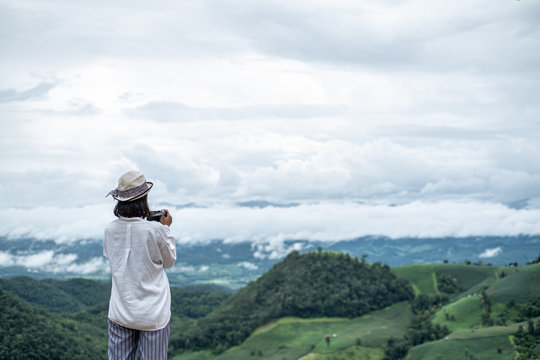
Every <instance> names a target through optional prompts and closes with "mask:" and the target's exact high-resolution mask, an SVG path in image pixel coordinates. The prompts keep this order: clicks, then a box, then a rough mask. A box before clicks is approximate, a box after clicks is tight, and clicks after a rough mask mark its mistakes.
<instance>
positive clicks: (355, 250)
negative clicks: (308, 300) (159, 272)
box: [0, 236, 540, 290]
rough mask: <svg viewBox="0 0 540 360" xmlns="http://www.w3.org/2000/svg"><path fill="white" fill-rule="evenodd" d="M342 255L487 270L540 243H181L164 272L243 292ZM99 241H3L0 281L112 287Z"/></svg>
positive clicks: (525, 239) (530, 253) (175, 280)
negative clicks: (299, 266) (285, 269)
mask: <svg viewBox="0 0 540 360" xmlns="http://www.w3.org/2000/svg"><path fill="white" fill-rule="evenodd" d="M319 247H321V248H323V249H324V250H327V251H337V252H343V253H347V254H349V255H351V256H354V257H358V258H360V257H362V256H363V255H367V256H368V258H367V259H368V260H369V262H372V263H375V262H378V261H380V262H382V263H385V264H388V265H390V266H392V267H395V266H402V265H409V264H429V263H442V262H443V260H447V261H448V262H449V263H464V262H472V263H480V262H482V263H491V264H492V265H507V264H508V263H509V262H517V263H519V264H525V263H526V262H528V261H531V260H533V259H534V258H535V257H536V256H538V254H539V253H540V236H508V237H486V236H479V237H466V238H455V237H443V238H400V239H390V238H387V237H381V236H366V237H362V238H357V239H350V240H342V241H333V242H330V241H312V240H309V239H304V240H285V241H283V242H248V241H246V242H238V243H230V242H226V241H223V240H219V239H216V240H215V241H212V242H209V243H194V244H191V243H184V242H183V241H182V239H178V243H177V251H178V260H177V263H176V265H175V266H174V267H173V268H171V269H169V270H168V275H169V281H170V283H171V284H173V285H177V286H185V285H189V284H208V283H213V284H218V285H223V286H226V287H228V288H230V289H235V290H238V289H241V288H243V287H244V286H246V285H247V284H248V283H249V282H250V281H253V280H255V279H256V278H257V277H259V276H261V275H262V274H263V273H265V272H266V271H268V270H269V269H270V268H271V267H272V266H273V265H274V264H276V263H278V262H279V261H281V260H283V259H284V258H285V256H286V255H287V254H288V253H290V252H291V251H293V250H297V251H299V252H300V253H306V252H310V251H315V250H316V249H317V248H319ZM102 252H103V249H102V241H101V240H100V239H83V240H77V241H74V242H62V243H57V242H55V241H54V240H37V239H33V238H23V239H8V238H5V237H4V238H2V237H0V278H11V277H15V276H23V275H28V276H31V277H33V278H38V279H43V278H55V279H66V278H72V277H88V278H91V279H99V280H109V279H110V274H109V272H108V269H109V268H108V265H107V263H106V261H105V259H104V258H103V255H102Z"/></svg>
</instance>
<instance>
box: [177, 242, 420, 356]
mask: <svg viewBox="0 0 540 360" xmlns="http://www.w3.org/2000/svg"><path fill="white" fill-rule="evenodd" d="M412 297H413V290H412V288H411V287H410V286H409V284H408V282H407V281H405V280H402V279H398V278H397V277H396V276H395V275H393V274H392V273H391V272H390V268H389V267H388V266H387V265H384V266H382V265H381V264H380V263H375V264H369V263H367V262H365V261H363V260H359V259H357V258H354V257H351V256H349V255H347V254H343V253H334V252H325V251H320V250H319V251H316V252H311V253H305V254H300V253H298V252H296V251H295V252H292V253H291V254H289V255H288V256H287V257H286V258H285V259H284V260H283V261H281V262H279V263H277V264H276V265H274V266H273V267H272V268H271V269H270V270H269V271H268V272H267V273H265V274H264V275H262V276H261V277H260V278H258V279H257V280H256V281H254V282H252V283H250V284H249V285H247V286H246V287H245V288H243V289H242V290H240V291H239V292H238V293H236V294H234V295H232V296H231V297H230V298H229V299H228V300H227V301H225V302H224V303H223V304H222V305H221V306H220V307H219V308H217V309H216V310H215V311H213V312H212V313H210V314H209V315H207V316H206V317H204V318H202V319H199V320H198V321H196V322H193V323H192V324H189V325H187V326H186V327H185V328H184V329H182V331H181V336H180V337H178V338H176V337H171V346H172V347H173V348H174V349H203V348H212V349H216V350H217V351H220V350H223V349H226V348H229V347H231V346H233V345H237V344H239V343H241V342H242V341H244V340H245V339H246V338H247V337H248V336H249V335H250V334H251V333H252V332H253V331H254V330H255V329H256V328H257V327H259V326H262V325H264V324H266V323H267V322H269V321H271V320H276V319H279V318H282V317H286V316H299V317H303V318H314V317H349V318H353V317H358V316H361V315H364V314H366V313H368V312H370V311H373V310H377V309H381V308H384V307H386V306H389V305H392V304H394V303H396V302H400V301H404V300H409V299H411V298H412Z"/></svg>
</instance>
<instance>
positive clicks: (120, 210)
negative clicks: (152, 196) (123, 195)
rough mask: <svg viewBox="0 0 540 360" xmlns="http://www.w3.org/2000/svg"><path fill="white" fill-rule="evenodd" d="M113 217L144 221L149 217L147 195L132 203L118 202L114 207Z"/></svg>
mask: <svg viewBox="0 0 540 360" xmlns="http://www.w3.org/2000/svg"><path fill="white" fill-rule="evenodd" d="M114 215H116V216H118V217H120V216H123V217H140V218H143V219H146V218H147V217H148V216H150V207H149V206H148V195H144V196H143V197H142V198H140V199H137V200H133V201H119V202H118V203H117V204H116V206H115V207H114Z"/></svg>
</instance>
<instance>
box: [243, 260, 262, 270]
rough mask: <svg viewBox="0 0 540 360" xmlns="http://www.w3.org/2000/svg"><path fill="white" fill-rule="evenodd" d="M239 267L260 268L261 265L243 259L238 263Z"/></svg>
mask: <svg viewBox="0 0 540 360" xmlns="http://www.w3.org/2000/svg"><path fill="white" fill-rule="evenodd" d="M238 266H239V267H243V268H245V269H247V270H258V269H259V267H258V266H257V265H255V264H253V263H250V262H249V261H243V262H241V263H239V264H238Z"/></svg>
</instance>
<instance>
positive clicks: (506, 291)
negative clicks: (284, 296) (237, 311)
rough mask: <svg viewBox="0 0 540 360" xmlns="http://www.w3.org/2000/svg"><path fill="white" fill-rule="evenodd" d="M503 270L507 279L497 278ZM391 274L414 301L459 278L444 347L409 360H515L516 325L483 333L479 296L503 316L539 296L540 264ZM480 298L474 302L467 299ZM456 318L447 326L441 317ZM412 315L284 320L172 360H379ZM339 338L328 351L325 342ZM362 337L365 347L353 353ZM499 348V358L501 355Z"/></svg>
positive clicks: (402, 307) (395, 312)
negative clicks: (469, 358) (222, 348)
mask: <svg viewBox="0 0 540 360" xmlns="http://www.w3.org/2000/svg"><path fill="white" fill-rule="evenodd" d="M502 271H504V272H505V274H506V276H504V277H500V274H501V272H502ZM392 272H393V273H394V274H396V275H397V276H400V277H402V278H405V279H407V280H409V281H411V282H412V283H413V287H414V289H415V291H416V292H417V294H419V293H424V294H436V293H438V291H437V288H436V286H437V284H436V274H439V273H447V274H449V275H451V276H453V277H455V278H456V279H458V282H459V284H460V286H461V292H460V293H457V294H454V295H453V297H452V299H451V303H450V304H447V305H446V306H444V307H443V308H442V309H441V310H440V311H438V312H437V313H436V314H435V316H434V319H433V322H434V323H439V324H446V325H447V326H448V327H449V329H450V330H451V331H452V334H451V335H450V336H449V340H439V341H434V342H430V343H426V344H423V345H420V346H417V347H414V348H413V349H411V351H410V352H409V355H408V358H407V359H409V360H416V359H426V360H430V359H461V358H464V357H465V354H466V353H469V354H471V355H474V357H475V358H477V359H493V360H498V359H513V358H514V355H515V353H514V346H513V344H512V342H511V338H510V337H511V334H513V333H514V332H515V331H516V329H517V326H518V324H510V325H509V326H502V327H501V326H494V327H487V328H482V325H481V317H480V315H481V310H480V296H479V294H480V293H481V291H483V290H485V291H486V292H487V293H488V294H489V295H490V296H492V298H493V301H494V305H493V313H492V314H493V315H497V314H498V313H500V312H502V311H504V309H505V306H504V303H506V302H508V301H509V300H510V299H511V298H513V299H514V300H515V301H516V302H518V303H519V302H523V301H525V300H526V299H527V297H529V296H540V264H536V265H529V266H522V267H518V268H513V269H512V268H508V267H490V266H472V265H458V264H431V265H410V266H402V267H397V268H393V269H392ZM475 293H476V294H477V296H470V297H469V295H474V294H475ZM445 310H446V311H447V312H448V313H449V314H453V315H454V316H455V320H454V321H449V320H447V319H446V317H445V315H444V311H445ZM411 317H412V315H411V313H410V310H408V308H407V306H406V304H404V303H401V304H396V305H394V306H392V307H390V308H388V309H384V310H379V311H376V312H373V313H370V314H369V315H366V316H363V317H361V318H356V319H352V320H351V319H336V318H329V319H298V318H283V319H280V320H279V321H277V322H274V323H272V324H269V325H267V326H264V327H261V328H259V329H258V330H257V331H256V332H254V333H253V334H252V335H251V337H249V338H248V339H247V340H246V341H245V342H244V343H243V344H242V345H240V346H237V347H234V348H232V349H229V350H228V351H226V352H225V353H223V354H221V355H219V356H214V355H212V354H211V353H209V352H197V353H190V354H183V355H179V356H177V357H175V358H174V360H208V359H216V360H229V359H238V360H241V359H270V360H272V359H275V360H283V359H301V360H330V359H340V360H349V359H372V360H379V359H382V357H383V352H382V347H383V346H384V344H385V342H386V339H387V338H388V337H390V336H394V337H401V336H402V335H403V334H404V332H405V329H406V327H407V326H408V323H409V321H410V319H411ZM334 333H335V334H337V337H336V338H332V341H331V343H330V346H329V347H328V348H327V347H326V344H325V342H324V335H326V334H334ZM358 337H361V339H362V346H355V341H356V338H358ZM499 349H500V352H499Z"/></svg>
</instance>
